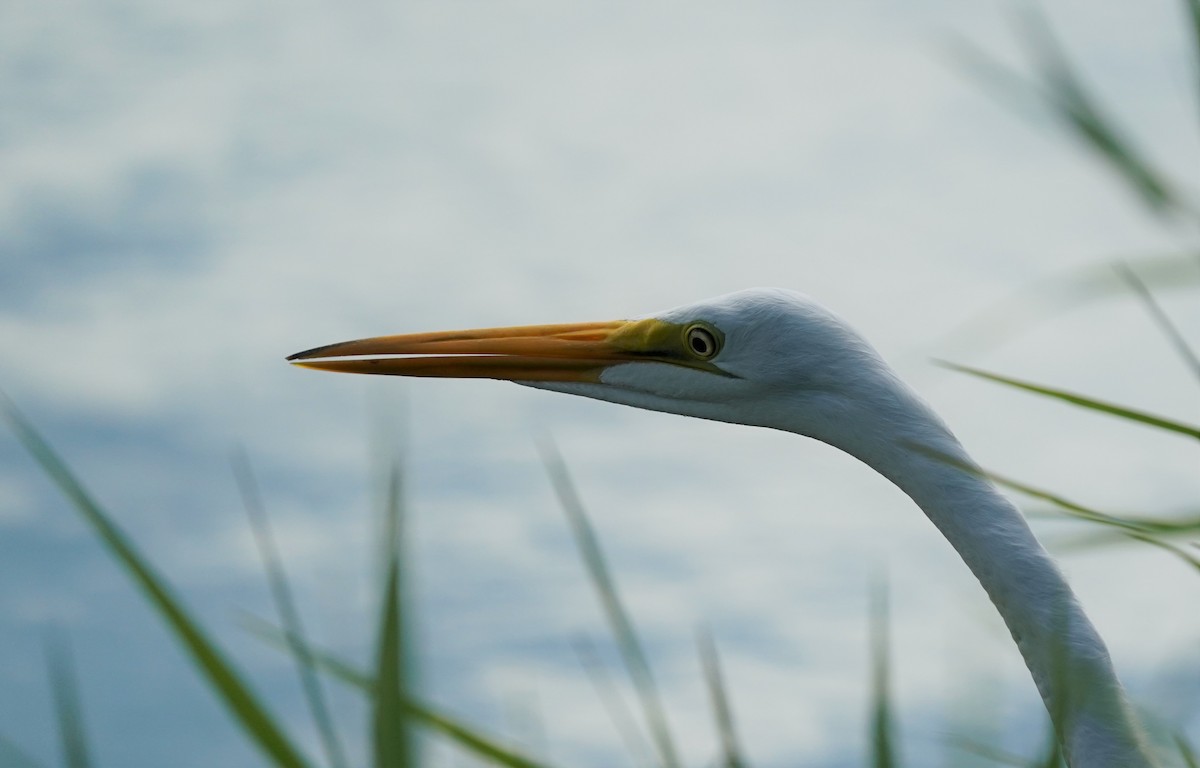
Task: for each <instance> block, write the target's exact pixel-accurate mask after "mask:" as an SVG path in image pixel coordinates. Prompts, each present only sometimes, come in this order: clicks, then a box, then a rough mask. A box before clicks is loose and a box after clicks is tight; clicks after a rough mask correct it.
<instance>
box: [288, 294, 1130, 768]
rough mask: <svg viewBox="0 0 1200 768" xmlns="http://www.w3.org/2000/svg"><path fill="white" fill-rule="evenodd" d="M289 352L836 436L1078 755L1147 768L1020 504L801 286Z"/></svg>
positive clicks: (1106, 673)
mask: <svg viewBox="0 0 1200 768" xmlns="http://www.w3.org/2000/svg"><path fill="white" fill-rule="evenodd" d="M288 359H289V360H291V361H293V362H295V363H296V364H297V365H303V366H307V367H310V368H320V369H324V370H330V371H345V372H352V373H373V374H385V375H394V376H439V377H467V378H492V379H505V380H509V381H515V382H517V383H519V384H525V385H528V386H531V387H538V388H541V389H549V390H554V391H558V392H566V393H569V394H574V395H582V396H584V397H591V398H596V399H599V400H608V401H612V402H616V403H623V404H625V405H632V406H635V407H638V408H648V409H650V410H655V411H666V412H669V413H678V414H683V415H686V416H696V417H699V418H704V419H713V420H716V421H726V422H733V423H738V424H751V425H756V426H762V427H771V428H773V429H781V430H785V431H788V432H795V433H797V434H800V435H805V436H808V437H812V438H816V439H817V440H820V441H822V442H825V443H828V444H829V445H832V446H834V447H835V448H839V449H841V450H843V451H845V452H846V453H849V454H850V455H852V456H855V457H856V458H858V459H859V460H860V461H862V462H864V463H865V464H867V465H868V466H870V467H872V468H874V469H875V470H876V471H878V472H879V473H881V474H882V475H884V476H885V477H886V478H888V479H889V480H890V481H892V482H893V483H895V484H896V485H897V486H899V487H900V489H901V490H903V491H904V492H905V493H906V494H908V495H909V496H910V497H911V498H912V499H913V501H915V502H916V503H917V505H918V506H919V507H920V508H921V509H922V510H923V511H924V512H925V514H926V515H927V516H928V517H929V519H930V520H931V521H932V522H933V524H934V525H935V526H937V528H938V530H939V531H941V533H942V535H944V536H945V537H946V539H947V540H948V541H949V542H950V544H951V546H953V547H954V548H955V549H956V550H957V551H958V553H959V555H960V556H961V557H962V559H963V560H964V561H965V562H966V564H967V566H968V567H969V568H970V569H971V571H972V572H973V573H974V574H975V576H976V578H978V579H979V582H980V584H982V585H983V588H984V589H985V590H986V591H987V594H988V595H989V596H990V597H991V600H992V602H993V603H994V604H995V606H996V609H997V610H998V611H999V612H1000V615H1001V616H1002V617H1003V618H1004V622H1005V623H1006V624H1007V625H1008V628H1009V631H1010V632H1011V633H1012V636H1013V639H1014V640H1015V641H1016V643H1017V646H1018V648H1019V649H1020V651H1021V654H1022V656H1023V657H1024V659H1025V663H1026V665H1027V666H1028V667H1029V671H1030V673H1031V674H1032V675H1033V680H1034V683H1035V684H1036V685H1037V688H1038V691H1039V692H1040V693H1041V696H1042V699H1043V701H1044V702H1045V704H1046V709H1047V710H1048V711H1049V713H1050V716H1051V718H1052V719H1053V721H1054V724H1055V727H1056V729H1057V731H1058V734H1059V738H1060V739H1061V741H1062V743H1063V747H1064V753H1065V755H1066V758H1067V762H1068V764H1069V765H1071V766H1072V767H1073V768H1140V767H1143V766H1151V765H1153V762H1152V760H1151V758H1150V757H1149V752H1148V750H1147V748H1146V747H1145V745H1144V743H1143V737H1142V736H1141V733H1140V730H1139V727H1138V725H1137V724H1136V721H1135V718H1134V717H1133V714H1132V713H1131V711H1130V708H1129V705H1128V703H1127V701H1126V699H1125V695H1124V692H1123V691H1122V689H1121V684H1120V682H1119V681H1118V680H1117V677H1116V674H1115V672H1114V671H1113V667H1112V661H1111V660H1110V658H1109V655H1108V650H1107V649H1106V647H1105V645H1104V641H1103V640H1101V639H1100V636H1099V634H1098V633H1097V632H1096V629H1095V628H1094V627H1093V626H1092V623H1091V622H1090V621H1089V620H1088V618H1087V616H1086V615H1085V614H1084V612H1083V610H1082V608H1081V607H1080V606H1079V603H1078V602H1077V600H1076V599H1075V596H1074V594H1073V593H1072V592H1071V589H1070V587H1069V586H1068V585H1067V582H1066V580H1065V579H1064V578H1063V576H1062V574H1061V573H1060V572H1059V570H1058V568H1057V567H1056V566H1055V564H1054V563H1053V561H1052V560H1051V559H1050V557H1049V555H1048V554H1046V551H1045V550H1044V549H1043V548H1042V546H1041V545H1040V544H1039V543H1038V541H1037V539H1035V538H1034V536H1033V533H1032V532H1031V531H1030V530H1029V526H1028V525H1027V524H1026V523H1025V519H1024V518H1023V517H1022V516H1021V514H1020V512H1018V511H1017V509H1016V508H1015V507H1014V506H1013V505H1012V504H1011V503H1010V502H1009V501H1008V500H1007V499H1005V498H1004V497H1003V496H1002V495H1001V494H1000V493H999V492H998V491H997V490H996V489H995V488H994V487H993V486H992V485H991V484H990V483H989V482H988V481H987V480H986V479H985V478H984V477H982V475H981V474H980V473H979V472H978V471H976V470H975V465H974V464H973V463H972V462H971V459H970V458H969V457H968V456H967V454H966V452H965V451H964V450H963V448H962V446H961V445H960V444H959V442H958V440H957V439H955V437H954V435H953V434H951V432H950V430H949V429H948V428H947V427H946V425H945V424H944V423H943V422H942V420H941V419H940V418H938V416H937V415H936V414H935V413H934V412H933V411H932V410H931V409H930V408H929V406H928V405H926V404H925V402H924V401H923V400H921V398H920V397H918V396H917V394H916V393H915V392H913V390H912V389H910V388H909V387H908V386H907V385H905V384H904V383H903V382H902V381H900V379H899V378H897V376H896V374H895V373H894V372H893V371H892V369H891V368H890V367H889V366H888V365H887V364H886V363H885V362H884V361H883V360H882V358H880V356H879V354H878V353H877V352H876V351H875V350H874V349H873V348H872V347H871V346H870V345H869V344H868V343H867V342H866V341H865V340H864V339H863V338H862V337H861V336H859V335H858V334H857V333H856V332H855V331H854V330H853V329H851V328H850V327H849V326H848V325H847V324H846V323H845V322H844V321H842V320H841V319H840V318H838V317H837V316H836V315H834V314H833V313H831V312H830V311H828V310H827V309H825V308H824V307H822V306H820V305H819V304H817V303H816V302H814V301H813V300H811V299H809V298H807V297H805V296H803V295H802V294H799V293H795V292H792V291H785V290H780V289H753V290H746V291H741V292H738V293H732V294H728V295H726V296H721V297H718V298H715V299H711V300H708V301H702V302H699V303H697V304H691V305H689V306H684V307H678V308H676V309H672V310H669V311H666V312H662V313H659V314H655V315H651V316H647V317H644V318H639V319H635V320H627V321H614V322H601V323H576V324H564V325H536V326H524V327H513V328H488V329H481V330H468V331H449V332H437V333H416V334H407V335H400V336H381V337H376V338H370V339H361V340H358V341H347V342H343V343H340V344H331V345H329V346H324V347H318V348H316V349H310V350H308V351H306V352H300V353H298V354H295V355H292V356H291V357H290V358H288Z"/></svg>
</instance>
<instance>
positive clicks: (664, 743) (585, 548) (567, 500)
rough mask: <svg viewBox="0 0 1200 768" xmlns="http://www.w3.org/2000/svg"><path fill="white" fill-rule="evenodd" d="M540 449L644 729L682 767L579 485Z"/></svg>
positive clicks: (668, 760) (552, 453)
mask: <svg viewBox="0 0 1200 768" xmlns="http://www.w3.org/2000/svg"><path fill="white" fill-rule="evenodd" d="M540 447H541V450H542V461H543V463H544V464H545V465H546V472H547V473H548V474H549V475H550V482H551V484H552V485H553V486H554V491H555V493H556V494H557V495H558V501H559V505H560V506H561V507H562V508H563V512H564V513H565V514H566V516H567V521H568V522H569V523H570V525H571V533H572V534H574V537H575V543H576V545H577V546H578V547H579V554H580V557H581V558H582V559H583V562H584V565H585V566H586V568H587V572H588V576H590V577H591V580H592V584H593V585H594V586H595V588H596V594H597V595H598V596H599V598H600V604H601V606H602V607H603V608H604V613H605V616H606V617H607V618H608V622H609V626H610V627H611V629H612V632H613V636H614V637H615V638H616V643H617V648H618V649H619V650H620V652H621V659H622V660H623V661H624V663H625V668H626V670H627V671H628V673H629V677H630V679H631V680H632V681H633V685H634V688H635V689H636V690H637V692H638V698H639V699H640V700H641V702H642V710H643V714H644V716H645V718H646V726H647V729H648V730H649V732H650V735H651V738H652V740H653V742H654V746H655V749H656V750H657V751H658V756H659V759H660V760H661V761H662V764H663V765H664V766H666V768H679V766H680V763H679V758H678V756H677V755H678V753H677V752H676V750H675V743H674V740H673V739H672V738H671V730H670V727H669V725H668V724H667V716H666V712H665V711H664V709H663V706H662V701H661V699H660V698H659V695H658V686H657V684H656V683H655V682H654V674H653V673H652V672H651V670H650V664H649V662H648V661H647V660H646V654H645V652H644V651H643V650H642V644H641V643H640V642H639V641H638V638H637V633H636V631H635V630H634V627H633V622H632V621H631V620H630V619H629V614H628V613H626V611H625V607H624V605H623V604H622V603H621V598H620V595H618V593H617V586H616V584H615V583H614V582H613V579H612V576H611V575H610V574H609V570H608V565H607V563H606V562H605V559H604V553H603V551H602V550H601V549H600V542H599V540H598V539H597V538H596V533H595V531H594V530H593V529H592V525H591V523H590V522H589V521H588V518H587V513H586V512H584V509H583V503H582V502H581V501H580V500H579V495H578V494H577V493H576V492H575V486H574V484H573V483H572V482H571V477H570V475H569V474H568V473H567V467H566V464H564V463H563V460H562V457H561V456H560V455H559V453H558V450H557V449H556V448H555V447H554V445H553V444H552V443H550V442H549V441H548V440H547V441H543V442H542V444H541V446H540Z"/></svg>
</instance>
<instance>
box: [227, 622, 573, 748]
mask: <svg viewBox="0 0 1200 768" xmlns="http://www.w3.org/2000/svg"><path fill="white" fill-rule="evenodd" d="M242 625H243V626H244V627H245V628H246V630H247V631H248V632H250V633H251V634H252V635H254V636H255V637H257V638H258V639H260V640H262V641H263V642H265V643H267V644H269V645H271V646H272V647H274V648H277V649H279V650H282V651H287V652H292V648H293V644H292V643H290V642H289V641H288V638H287V636H286V634H285V633H284V631H283V630H281V629H280V628H279V627H276V626H274V625H273V624H271V623H270V622H268V621H264V620H263V619H261V618H258V617H257V616H253V615H249V614H246V615H244V616H243V617H242ZM309 652H310V653H311V654H312V659H313V662H314V664H315V665H316V666H317V668H318V669H320V670H322V671H323V672H325V673H326V674H328V675H330V676H331V677H333V678H334V679H335V680H337V681H339V682H341V683H343V684H345V685H349V686H351V687H352V688H356V689H358V690H359V691H360V692H362V693H363V694H365V695H367V696H368V697H372V698H373V697H375V696H376V695H377V692H378V689H379V686H378V685H376V683H375V679H374V678H373V677H372V676H371V675H369V674H368V673H366V672H364V671H363V670H361V669H358V668H357V667H356V666H355V665H354V664H352V663H350V662H348V661H346V660H344V659H341V658H339V657H338V656H336V655H334V654H332V653H330V652H329V651H325V650H321V649H319V648H310V649H309ZM402 705H403V707H404V711H405V714H406V715H407V716H408V717H409V718H411V719H412V720H415V721H416V722H419V723H420V724H421V725H424V726H426V727H427V728H430V729H432V730H434V731H437V732H438V733H440V734H442V735H443V736H445V737H447V738H449V739H450V740H451V741H452V742H454V743H455V744H457V745H458V746H460V747H462V748H464V749H466V750H468V751H469V752H470V753H471V754H473V755H475V756H476V757H481V758H484V759H487V760H491V761H493V762H495V763H498V764H500V765H503V766H508V768H551V766H550V764H548V763H543V762H539V761H537V760H534V759H532V758H530V757H527V756H525V755H522V754H520V753H519V752H517V751H516V750H514V749H512V748H510V747H506V746H504V745H502V744H501V743H500V742H499V740H497V739H495V738H493V737H491V736H487V735H485V734H483V733H482V732H481V731H479V730H477V729H475V728H472V727H470V726H468V725H466V724H464V723H463V722H462V721H461V720H457V719H455V718H452V717H450V716H449V715H447V714H445V713H442V712H438V711H436V710H434V709H433V708H432V707H430V706H428V705H426V704H421V703H418V702H417V701H415V700H413V699H411V698H408V699H405V700H404V701H403V702H402Z"/></svg>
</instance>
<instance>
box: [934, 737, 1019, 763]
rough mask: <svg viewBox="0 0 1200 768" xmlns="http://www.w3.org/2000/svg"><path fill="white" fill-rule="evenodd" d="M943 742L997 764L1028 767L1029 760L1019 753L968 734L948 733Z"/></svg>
mask: <svg viewBox="0 0 1200 768" xmlns="http://www.w3.org/2000/svg"><path fill="white" fill-rule="evenodd" d="M945 743H946V744H948V745H949V746H951V747H954V748H955V749H959V750H962V751H963V752H967V753H969V754H972V755H975V756H976V757H982V758H983V759H985V760H990V761H991V762H993V763H997V764H999V765H1013V766H1017V768H1028V765H1029V761H1028V760H1026V759H1025V758H1024V757H1022V756H1020V755H1017V754H1014V753H1012V752H1009V751H1008V750H1005V749H1001V748H999V747H995V746H992V745H991V744H984V743H983V742H981V741H978V740H976V739H973V738H971V737H970V736H963V735H961V734H950V735H948V736H947V737H946V740H945Z"/></svg>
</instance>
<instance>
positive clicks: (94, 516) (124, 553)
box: [0, 401, 307, 768]
mask: <svg viewBox="0 0 1200 768" xmlns="http://www.w3.org/2000/svg"><path fill="white" fill-rule="evenodd" d="M0 412H2V413H3V416H4V418H5V419H6V420H7V421H8V423H9V426H10V427H11V428H12V430H13V432H14V433H15V434H16V436H17V439H18V440H19V441H20V442H21V444H22V445H23V446H24V447H25V449H26V450H27V451H29V453H30V454H31V455H32V456H33V458H34V459H35V460H36V461H37V462H38V464H40V465H41V467H42V469H43V470H45V472H46V474H47V475H49V476H50V479H51V480H53V481H54V484H55V485H57V486H58V488H59V490H61V491H62V492H63V494H64V495H65V496H66V497H67V498H68V499H70V501H71V503H72V504H74V506H75V508H76V509H77V510H78V511H79V513H80V515H81V516H82V517H83V519H84V521H85V522H87V524H88V525H90V526H91V527H92V530H93V531H94V532H95V533H96V535H97V537H99V539H100V540H101V542H103V544H104V545H105V547H107V548H108V550H109V551H110V552H111V553H112V554H113V556H114V557H115V558H116V559H117V562H118V563H120V564H121V566H122V567H123V568H124V569H125V571H126V573H127V574H128V575H129V577H130V578H131V579H133V581H134V583H135V584H137V586H138V587H139V588H140V589H141V591H142V594H143V596H145V597H146V599H147V600H148V601H149V602H150V603H151V605H153V606H154V608H155V610H157V611H158V614H159V616H160V617H162V619H163V621H165V622H166V623H167V626H169V627H170V628H171V630H172V631H173V632H174V633H175V637H176V639H177V640H178V641H179V643H180V645H182V646H183V648H184V649H185V650H186V651H187V653H188V655H189V656H190V658H191V659H192V661H193V662H194V663H195V664H196V666H197V669H199V670H200V672H201V673H202V674H203V676H204V678H205V679H206V680H207V682H208V683H209V685H211V686H212V687H213V689H214V690H215V691H216V692H217V694H218V699H219V700H220V701H221V703H222V704H224V705H225V707H226V708H227V709H228V710H229V712H230V713H231V714H232V715H233V716H234V718H235V719H236V720H237V722H238V724H239V725H241V726H242V728H243V730H245V732H246V733H247V735H249V736H250V737H251V739H253V741H254V743H255V744H256V745H257V746H258V747H259V748H260V749H261V750H262V751H263V752H264V753H266V754H267V755H268V756H269V757H270V759H271V761H272V762H274V763H275V764H276V765H280V766H287V767H288V768H302V767H303V766H306V765H307V763H306V761H305V760H304V759H303V758H302V757H301V755H300V753H299V751H297V749H296V748H295V747H294V746H293V745H292V743H291V741H290V740H289V739H288V737H287V735H286V734H285V733H284V732H283V730H282V729H281V728H280V727H279V725H278V724H277V723H276V721H275V719H274V718H273V717H272V716H271V715H270V714H269V713H268V712H267V710H266V709H265V708H264V707H263V706H262V704H260V703H259V701H258V699H257V698H256V697H255V695H254V694H253V693H252V692H251V690H250V689H249V687H248V686H247V685H246V684H245V683H244V682H243V681H242V678H241V676H240V675H239V674H238V673H237V672H236V671H235V669H234V668H233V666H232V664H230V662H228V661H226V659H225V656H224V654H223V653H222V652H221V650H220V649H219V648H218V647H217V645H216V644H215V643H213V642H212V641H211V640H209V639H208V637H207V636H206V635H205V634H204V631H203V630H202V629H201V627H200V625H199V624H198V623H197V622H196V621H195V620H193V619H192V618H191V616H189V615H188V613H187V611H186V610H185V609H184V608H183V604H182V603H181V602H180V601H179V600H178V599H177V598H176V597H175V596H174V595H172V594H171V592H170V590H169V588H168V587H167V585H166V582H165V581H164V580H163V579H162V578H161V577H160V576H158V575H157V574H156V573H155V572H154V570H153V569H152V568H151V567H150V565H149V563H148V562H147V561H146V560H145V559H144V558H143V557H142V556H141V554H139V553H138V551H137V550H136V549H135V548H134V547H133V544H132V543H131V542H130V541H129V540H128V539H127V538H126V537H125V534H124V533H122V532H121V530H120V529H119V528H117V527H116V525H115V524H114V523H113V522H112V521H111V520H110V519H109V517H108V515H107V514H106V513H105V512H104V511H103V510H102V509H101V508H100V506H99V505H97V504H96V503H95V502H94V501H93V500H92V497H91V496H90V495H89V494H88V492H87V491H86V490H85V489H84V487H83V485H82V484H80V482H79V481H78V480H77V479H76V478H75V476H74V475H73V474H72V473H71V471H70V470H69V469H68V468H67V465H66V464H64V463H63V462H62V460H61V459H59V457H58V455H57V454H55V453H54V451H53V450H52V449H51V448H50V446H49V445H48V444H47V443H46V442H45V441H44V440H43V439H42V437H41V436H40V435H39V434H38V433H37V432H36V431H35V430H34V429H33V426H32V425H31V424H30V423H29V422H28V421H26V420H25V418H24V417H23V416H22V415H21V414H20V413H19V412H18V411H17V410H16V408H15V407H14V406H13V405H12V404H11V403H9V402H7V401H4V402H0Z"/></svg>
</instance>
